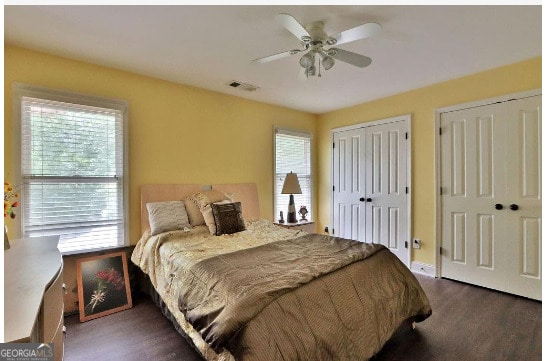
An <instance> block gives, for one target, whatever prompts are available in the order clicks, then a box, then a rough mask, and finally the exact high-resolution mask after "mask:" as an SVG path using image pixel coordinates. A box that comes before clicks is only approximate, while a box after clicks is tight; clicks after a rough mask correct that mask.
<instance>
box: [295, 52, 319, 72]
mask: <svg viewBox="0 0 549 361" xmlns="http://www.w3.org/2000/svg"><path fill="white" fill-rule="evenodd" d="M314 63H315V56H314V54H312V53H311V52H308V53H307V54H305V55H303V56H302V57H301V59H299V65H301V66H302V67H303V68H305V69H308V68H310V67H311V66H313V65H314Z"/></svg>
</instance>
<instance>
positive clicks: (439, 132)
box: [438, 127, 442, 135]
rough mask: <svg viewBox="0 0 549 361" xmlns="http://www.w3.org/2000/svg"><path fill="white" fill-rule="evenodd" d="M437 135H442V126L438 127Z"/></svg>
mask: <svg viewBox="0 0 549 361" xmlns="http://www.w3.org/2000/svg"><path fill="white" fill-rule="evenodd" d="M438 135H442V127H439V128H438Z"/></svg>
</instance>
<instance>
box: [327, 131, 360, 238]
mask: <svg viewBox="0 0 549 361" xmlns="http://www.w3.org/2000/svg"><path fill="white" fill-rule="evenodd" d="M333 141H334V152H333V168H332V178H333V185H334V189H333V209H332V212H333V234H334V235H335V236H338V237H343V238H347V239H353V240H355V241H360V242H364V240H365V236H364V235H365V222H364V220H365V219H366V216H365V203H364V202H363V201H361V199H362V200H364V194H365V189H364V187H365V182H364V179H365V169H366V165H365V144H364V141H365V130H364V128H358V129H352V130H347V131H342V132H337V133H334V137H333Z"/></svg>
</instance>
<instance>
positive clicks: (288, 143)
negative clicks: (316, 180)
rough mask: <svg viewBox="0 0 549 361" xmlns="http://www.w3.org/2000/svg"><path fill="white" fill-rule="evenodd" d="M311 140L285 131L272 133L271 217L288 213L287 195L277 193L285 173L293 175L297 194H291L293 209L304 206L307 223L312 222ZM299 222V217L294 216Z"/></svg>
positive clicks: (302, 135) (299, 134)
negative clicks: (297, 185)
mask: <svg viewBox="0 0 549 361" xmlns="http://www.w3.org/2000/svg"><path fill="white" fill-rule="evenodd" d="M311 139H312V135H311V134H308V133H301V132H297V131H291V130H286V129H280V128H278V129H276V130H275V181H274V192H275V197H274V199H275V202H274V203H275V218H278V217H279V214H280V211H282V212H283V214H284V219H286V214H287V212H288V203H289V201H290V198H289V195H287V194H280V193H281V192H282V186H283V185H284V179H285V177H286V174H287V173H290V172H293V173H296V174H297V178H298V180H299V185H300V187H301V194H295V195H294V201H295V208H296V211H299V208H300V207H301V206H306V207H307V210H308V211H309V214H308V215H307V219H308V220H312V219H313V213H312V211H313V210H312V203H311V198H312V179H311ZM297 218H298V219H300V215H299V214H297Z"/></svg>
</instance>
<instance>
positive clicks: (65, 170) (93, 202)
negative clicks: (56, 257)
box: [17, 88, 127, 253]
mask: <svg viewBox="0 0 549 361" xmlns="http://www.w3.org/2000/svg"><path fill="white" fill-rule="evenodd" d="M19 94H20V95H19V97H18V98H17V99H18V101H19V102H20V104H19V105H20V108H19V109H20V114H19V116H20V121H21V123H20V126H21V154H20V156H21V182H22V191H21V193H22V207H23V209H22V228H23V229H22V230H23V236H24V237H35V236H47V235H59V236H60V239H59V249H60V250H61V252H63V253H72V252H79V251H84V250H92V249H103V248H111V247H117V246H123V245H125V244H126V234H127V225H126V223H127V222H126V221H125V214H126V212H125V205H126V198H127V197H126V189H127V187H126V184H127V181H126V178H127V175H126V171H125V163H126V162H125V159H126V155H125V138H124V133H125V129H124V128H125V117H126V113H127V112H126V108H127V107H126V105H125V103H123V102H114V101H108V100H98V99H96V98H87V97H83V96H72V97H71V95H70V94H69V95H68V94H64V93H59V92H55V91H47V90H44V89H41V90H38V91H36V90H34V91H33V90H28V88H23V89H22V90H21V91H20V92H19ZM60 94H61V95H60ZM63 95H65V96H63ZM60 99H62V100H65V99H66V100H69V101H62V100H60ZM90 104H93V105H90Z"/></svg>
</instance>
